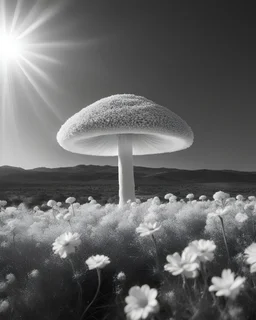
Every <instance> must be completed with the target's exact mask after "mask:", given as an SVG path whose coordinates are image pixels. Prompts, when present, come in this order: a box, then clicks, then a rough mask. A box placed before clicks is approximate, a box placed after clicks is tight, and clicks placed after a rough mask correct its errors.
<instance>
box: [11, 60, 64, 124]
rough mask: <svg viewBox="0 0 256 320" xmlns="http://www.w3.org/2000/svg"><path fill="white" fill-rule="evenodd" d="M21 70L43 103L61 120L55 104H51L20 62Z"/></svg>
mask: <svg viewBox="0 0 256 320" xmlns="http://www.w3.org/2000/svg"><path fill="white" fill-rule="evenodd" d="M17 63H18V65H19V67H20V69H21V70H22V72H23V73H24V75H25V77H26V78H27V80H28V81H29V83H30V84H31V85H32V87H33V88H34V90H35V91H36V93H37V94H38V96H39V97H40V98H41V99H42V100H43V102H44V103H45V104H46V106H47V107H48V109H49V110H50V111H51V112H52V113H54V115H55V116H56V117H57V118H58V119H59V120H60V119H61V117H60V115H58V113H57V112H56V110H55V108H54V107H53V103H51V102H50V101H49V100H48V98H47V97H46V94H45V93H44V92H43V90H42V89H41V88H40V86H39V85H38V84H37V82H36V80H35V79H34V78H33V76H31V75H30V74H29V72H28V71H27V70H26V69H25V68H24V67H23V66H22V65H21V63H20V62H19V61H18V62H17Z"/></svg>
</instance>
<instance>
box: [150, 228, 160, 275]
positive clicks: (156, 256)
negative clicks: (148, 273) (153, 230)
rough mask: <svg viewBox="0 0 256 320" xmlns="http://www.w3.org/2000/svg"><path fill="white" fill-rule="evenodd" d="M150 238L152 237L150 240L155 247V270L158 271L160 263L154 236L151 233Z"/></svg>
mask: <svg viewBox="0 0 256 320" xmlns="http://www.w3.org/2000/svg"><path fill="white" fill-rule="evenodd" d="M151 239H152V241H153V243H154V247H155V258H156V268H157V271H158V272H160V263H159V255H158V249H157V243H156V238H155V237H154V235H153V234H151Z"/></svg>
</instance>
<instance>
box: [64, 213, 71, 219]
mask: <svg viewBox="0 0 256 320" xmlns="http://www.w3.org/2000/svg"><path fill="white" fill-rule="evenodd" d="M71 218H72V215H71V214H70V213H67V214H65V216H64V217H63V219H64V220H66V221H69V220H70V219H71Z"/></svg>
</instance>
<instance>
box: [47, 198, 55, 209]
mask: <svg viewBox="0 0 256 320" xmlns="http://www.w3.org/2000/svg"><path fill="white" fill-rule="evenodd" d="M56 205H57V203H56V201H55V200H49V201H48V202H47V206H48V207H51V208H53V207H55V206H56Z"/></svg>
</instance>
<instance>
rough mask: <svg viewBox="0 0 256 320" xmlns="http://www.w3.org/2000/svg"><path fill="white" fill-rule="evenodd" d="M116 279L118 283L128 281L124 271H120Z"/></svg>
mask: <svg viewBox="0 0 256 320" xmlns="http://www.w3.org/2000/svg"><path fill="white" fill-rule="evenodd" d="M116 279H117V280H118V281H125V280H126V275H125V273H124V272H123V271H120V272H119V273H118V274H117V276H116Z"/></svg>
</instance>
